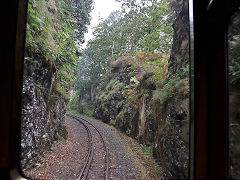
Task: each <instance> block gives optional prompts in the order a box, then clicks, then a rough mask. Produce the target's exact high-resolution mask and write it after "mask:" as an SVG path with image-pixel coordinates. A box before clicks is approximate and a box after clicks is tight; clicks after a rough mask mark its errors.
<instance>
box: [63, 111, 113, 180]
mask: <svg viewBox="0 0 240 180" xmlns="http://www.w3.org/2000/svg"><path fill="white" fill-rule="evenodd" d="M67 116H69V117H71V118H74V119H75V120H77V121H78V122H79V123H81V124H82V125H83V126H84V127H85V129H86V131H87V133H88V141H87V142H88V153H87V157H86V160H85V163H84V166H83V167H82V169H81V171H80V175H79V177H78V180H81V179H84V180H85V179H105V180H108V179H109V152H108V148H107V146H106V143H105V141H104V138H103V136H102V134H101V132H100V131H99V130H98V128H97V127H96V126H94V125H93V124H92V123H91V122H89V121H88V120H87V119H85V118H83V117H80V116H76V115H73V114H67Z"/></svg>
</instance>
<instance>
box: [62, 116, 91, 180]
mask: <svg viewBox="0 0 240 180" xmlns="http://www.w3.org/2000/svg"><path fill="white" fill-rule="evenodd" d="M66 115H67V116H69V117H72V118H74V119H76V120H77V121H78V122H79V123H81V124H82V125H83V126H84V127H85V129H86V130H87V133H88V137H89V146H88V149H89V150H88V155H87V158H86V160H85V163H84V166H83V168H82V169H81V172H80V175H79V176H78V178H77V180H81V178H82V177H83V175H84V177H83V179H84V180H85V179H87V175H88V171H89V168H90V165H91V162H92V159H93V141H92V133H91V131H90V129H89V128H88V126H87V125H86V124H85V123H84V122H82V121H79V120H78V119H77V118H76V117H75V115H72V114H66ZM89 164H90V165H89ZM87 165H88V166H87ZM86 167H87V170H86ZM85 170H86V173H84V172H85Z"/></svg>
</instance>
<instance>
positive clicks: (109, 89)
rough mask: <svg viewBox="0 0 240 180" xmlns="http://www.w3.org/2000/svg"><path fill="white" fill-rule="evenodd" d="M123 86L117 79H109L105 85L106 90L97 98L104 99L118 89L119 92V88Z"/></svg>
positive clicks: (109, 97) (110, 96)
mask: <svg viewBox="0 0 240 180" xmlns="http://www.w3.org/2000/svg"><path fill="white" fill-rule="evenodd" d="M123 88H124V83H122V82H120V81H119V80H117V79H113V80H111V81H110V82H109V83H108V84H107V86H106V90H105V91H104V92H103V93H102V94H101V95H100V96H99V99H101V100H103V101H106V100H109V99H111V98H112V97H113V95H114V94H116V93H118V91H120V92H121V90H122V89H123Z"/></svg>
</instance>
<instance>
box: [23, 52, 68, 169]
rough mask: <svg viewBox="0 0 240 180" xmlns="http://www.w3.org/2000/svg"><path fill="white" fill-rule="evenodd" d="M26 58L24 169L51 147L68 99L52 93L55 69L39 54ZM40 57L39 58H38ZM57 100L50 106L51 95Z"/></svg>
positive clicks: (60, 128) (58, 131)
mask: <svg viewBox="0 0 240 180" xmlns="http://www.w3.org/2000/svg"><path fill="white" fill-rule="evenodd" d="M29 53H30V52H28V51H27V52H26V54H27V56H31V57H34V59H31V60H25V64H24V65H25V66H24V67H25V69H24V80H23V90H22V123H21V125H22V133H21V134H22V139H21V147H22V150H21V165H22V167H23V168H29V167H31V166H34V158H36V157H37V155H39V154H41V153H42V152H44V151H45V150H48V149H49V148H50V147H51V145H52V143H53V141H54V140H56V135H57V134H61V131H63V129H64V127H63V117H64V114H65V106H66V104H65V102H64V100H63V99H62V97H61V95H59V94H57V93H56V92H55V91H54V90H52V92H49V89H50V86H51V79H52V77H53V76H54V69H52V68H51V66H50V65H49V64H48V63H47V62H46V61H45V60H43V59H41V56H39V55H36V54H29ZM35 59H37V61H35ZM50 96H54V97H55V98H56V101H55V102H54V104H53V105H52V106H51V107H49V106H48V104H49V102H48V101H49V97H50Z"/></svg>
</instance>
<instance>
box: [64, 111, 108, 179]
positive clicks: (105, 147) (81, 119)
mask: <svg viewBox="0 0 240 180" xmlns="http://www.w3.org/2000/svg"><path fill="white" fill-rule="evenodd" d="M67 115H68V116H70V117H73V118H75V119H76V120H78V121H79V122H81V123H82V124H84V126H87V125H86V124H85V123H83V122H82V121H85V122H87V123H88V124H90V125H91V126H92V127H93V128H94V129H95V130H96V131H97V132H98V134H99V136H100V138H101V140H102V142H103V146H104V149H105V152H106V158H105V159H106V160H105V164H106V169H105V180H108V179H109V152H108V148H107V146H106V143H105V141H104V138H103V136H102V134H101V133H100V131H99V130H98V128H97V127H96V126H94V125H93V124H92V123H91V122H89V121H88V120H86V119H84V118H82V117H80V116H76V115H72V114H67ZM86 129H88V130H89V128H88V127H87V128H86ZM89 131H90V130H89ZM90 134H91V132H90ZM91 141H92V135H91ZM89 158H90V161H89ZM92 159H93V145H92V150H91V153H90V157H88V158H87V160H86V162H85V165H84V169H82V172H81V174H80V175H81V176H79V179H78V180H80V179H81V178H82V174H83V173H84V171H85V169H86V167H85V166H86V165H87V164H88V167H87V169H86V173H85V174H84V180H85V179H86V178H87V176H88V171H89V169H90V166H91V164H92ZM87 161H88V162H89V163H88V162H87Z"/></svg>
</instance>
